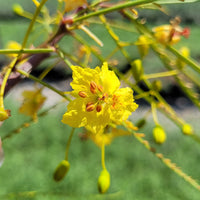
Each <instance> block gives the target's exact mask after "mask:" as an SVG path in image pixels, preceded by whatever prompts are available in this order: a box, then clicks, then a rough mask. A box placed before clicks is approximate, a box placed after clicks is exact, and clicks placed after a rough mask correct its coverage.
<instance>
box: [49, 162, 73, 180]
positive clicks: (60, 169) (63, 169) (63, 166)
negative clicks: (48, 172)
mask: <svg viewBox="0 0 200 200" xmlns="http://www.w3.org/2000/svg"><path fill="white" fill-rule="evenodd" d="M69 168H70V164H69V162H68V161H67V160H63V161H61V162H60V164H59V165H58V166H57V168H56V170H55V172H54V174H53V178H54V180H55V181H61V180H62V179H63V178H64V177H65V175H66V174H67V172H68V171H69Z"/></svg>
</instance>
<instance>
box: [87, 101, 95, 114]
mask: <svg viewBox="0 0 200 200" xmlns="http://www.w3.org/2000/svg"><path fill="white" fill-rule="evenodd" d="M94 108H95V105H94V104H93V103H92V102H89V103H87V105H86V110H87V111H88V112H91V111H93V110H94Z"/></svg>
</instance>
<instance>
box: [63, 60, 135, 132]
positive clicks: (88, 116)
mask: <svg viewBox="0 0 200 200" xmlns="http://www.w3.org/2000/svg"><path fill="white" fill-rule="evenodd" d="M72 71H73V81H72V83H71V86H72V89H73V91H72V92H71V94H72V95H73V96H74V97H75V99H74V100H73V101H71V102H70V103H69V104H68V106H67V109H68V110H67V112H66V113H65V114H64V115H63V119H62V122H63V123H65V124H68V125H70V126H71V127H83V126H85V127H86V128H88V129H89V130H91V131H92V132H94V133H97V132H102V130H103V129H104V127H105V126H106V125H108V124H109V123H111V122H114V123H116V124H120V123H121V122H122V121H125V120H127V118H128V117H129V115H131V113H132V112H133V111H135V110H136V109H137V107H138V105H137V104H136V103H134V99H133V91H132V90H131V88H128V87H127V88H119V86H120V81H119V79H118V78H117V76H116V75H115V73H114V72H113V71H110V70H108V64H107V63H104V64H103V66H102V68H101V69H100V68H99V67H96V68H95V69H90V68H81V67H79V66H72Z"/></svg>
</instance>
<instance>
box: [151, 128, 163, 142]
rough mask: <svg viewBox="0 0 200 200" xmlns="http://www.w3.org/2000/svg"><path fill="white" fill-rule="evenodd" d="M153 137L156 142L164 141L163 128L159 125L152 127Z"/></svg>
mask: <svg viewBox="0 0 200 200" xmlns="http://www.w3.org/2000/svg"><path fill="white" fill-rule="evenodd" d="M153 137H154V140H155V142H156V143H158V144H162V143H164V142H165V140H166V134H165V131H164V129H163V128H162V127H161V126H160V125H157V126H156V127H155V128H154V129H153Z"/></svg>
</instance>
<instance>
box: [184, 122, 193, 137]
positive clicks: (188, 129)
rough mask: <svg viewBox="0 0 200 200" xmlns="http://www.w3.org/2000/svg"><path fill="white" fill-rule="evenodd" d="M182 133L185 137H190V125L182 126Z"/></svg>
mask: <svg viewBox="0 0 200 200" xmlns="http://www.w3.org/2000/svg"><path fill="white" fill-rule="evenodd" d="M182 132H183V134H185V135H192V134H193V128H192V126H190V124H184V125H183V127H182Z"/></svg>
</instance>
